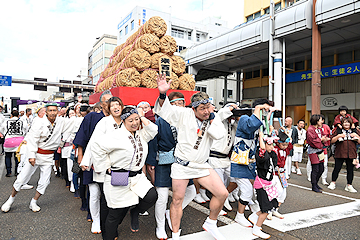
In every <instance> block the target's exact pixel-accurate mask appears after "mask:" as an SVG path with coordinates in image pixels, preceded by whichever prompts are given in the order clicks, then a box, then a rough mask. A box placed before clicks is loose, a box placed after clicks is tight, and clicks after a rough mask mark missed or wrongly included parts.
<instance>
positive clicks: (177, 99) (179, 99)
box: [170, 98, 185, 103]
mask: <svg viewBox="0 0 360 240" xmlns="http://www.w3.org/2000/svg"><path fill="white" fill-rule="evenodd" d="M175 101H184V102H185V99H184V98H175V99H173V100H171V101H170V102H171V103H172V102H175Z"/></svg>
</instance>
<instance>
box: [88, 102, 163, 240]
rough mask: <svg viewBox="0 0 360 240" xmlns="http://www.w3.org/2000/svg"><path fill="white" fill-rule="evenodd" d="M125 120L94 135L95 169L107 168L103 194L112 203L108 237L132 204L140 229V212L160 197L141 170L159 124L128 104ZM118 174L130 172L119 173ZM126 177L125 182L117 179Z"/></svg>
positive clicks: (135, 223) (134, 223)
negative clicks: (113, 129)
mask: <svg viewBox="0 0 360 240" xmlns="http://www.w3.org/2000/svg"><path fill="white" fill-rule="evenodd" d="M121 119H122V121H123V123H122V124H121V125H120V127H119V128H118V129H116V130H115V131H111V132H109V133H107V134H106V135H103V136H99V137H97V138H96V139H94V142H93V143H92V145H91V155H92V160H93V166H94V171H95V172H103V171H106V176H105V182H104V194H105V198H106V201H107V205H108V207H109V213H108V216H107V218H106V222H105V230H106V236H105V239H111V240H113V239H115V238H116V237H117V236H118V233H117V228H118V226H119V224H121V222H122V220H123V219H124V217H125V215H126V213H127V212H128V210H129V208H130V207H134V208H132V209H131V210H130V216H131V230H132V231H133V232H137V231H138V230H139V213H144V212H145V211H146V210H148V209H149V208H150V207H151V206H153V205H154V204H155V202H156V200H157V193H156V190H155V188H154V187H153V185H152V184H151V183H150V181H149V180H148V179H147V178H146V176H145V174H144V173H143V171H142V168H143V166H144V164H145V160H146V156H147V154H148V142H149V141H150V140H151V139H153V138H154V137H155V136H156V134H157V126H156V125H155V124H154V123H152V122H150V121H149V120H148V119H146V118H145V117H144V116H143V112H142V110H140V109H139V110H137V109H135V108H132V107H126V108H124V109H123V110H122V112H121ZM119 174H125V175H127V176H125V177H124V176H121V177H119ZM119 179H125V182H123V183H116V182H115V181H116V180H119Z"/></svg>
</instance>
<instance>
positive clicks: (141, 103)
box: [137, 101, 150, 108]
mask: <svg viewBox="0 0 360 240" xmlns="http://www.w3.org/2000/svg"><path fill="white" fill-rule="evenodd" d="M143 104H147V105H149V107H150V103H148V102H145V101H143V102H140V103H139V104H138V105H137V108H139V107H140V106H141V105H143Z"/></svg>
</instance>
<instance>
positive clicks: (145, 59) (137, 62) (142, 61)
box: [122, 49, 151, 69]
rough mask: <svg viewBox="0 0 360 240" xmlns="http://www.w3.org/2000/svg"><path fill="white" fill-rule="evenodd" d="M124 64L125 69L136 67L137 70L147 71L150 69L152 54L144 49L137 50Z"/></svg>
mask: <svg viewBox="0 0 360 240" xmlns="http://www.w3.org/2000/svg"><path fill="white" fill-rule="evenodd" d="M123 62H124V64H123V66H122V67H123V68H131V67H135V68H137V69H145V68H149V67H150V63H151V58H150V54H149V53H148V52H147V51H145V50H144V49H136V50H134V51H132V52H131V53H130V54H129V55H128V56H127V58H125V59H124V60H123Z"/></svg>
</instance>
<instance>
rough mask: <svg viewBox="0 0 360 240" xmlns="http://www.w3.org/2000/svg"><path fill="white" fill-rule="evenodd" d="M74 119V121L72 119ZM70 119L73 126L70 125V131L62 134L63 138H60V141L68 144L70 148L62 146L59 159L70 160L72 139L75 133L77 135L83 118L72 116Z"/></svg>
mask: <svg viewBox="0 0 360 240" xmlns="http://www.w3.org/2000/svg"><path fill="white" fill-rule="evenodd" d="M73 118H74V119H73ZM70 119H71V121H72V122H73V124H72V126H71V129H70V131H67V132H65V133H64V134H63V137H62V139H63V141H64V142H65V143H70V144H71V145H70V146H66V147H65V146H64V147H63V148H62V149H61V157H62V158H70V155H71V151H72V149H73V147H72V142H73V140H74V138H75V135H76V133H77V131H78V130H79V128H80V125H81V123H82V121H83V119H84V118H83V117H75V116H73V117H71V118H70Z"/></svg>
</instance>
